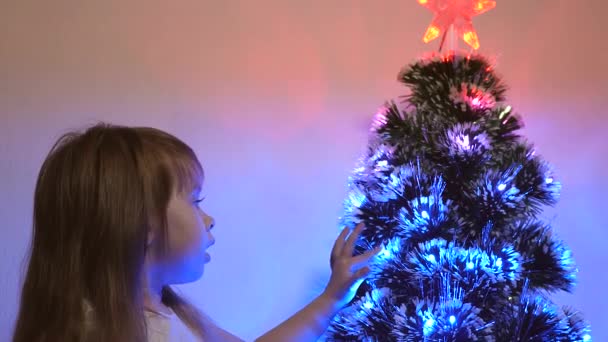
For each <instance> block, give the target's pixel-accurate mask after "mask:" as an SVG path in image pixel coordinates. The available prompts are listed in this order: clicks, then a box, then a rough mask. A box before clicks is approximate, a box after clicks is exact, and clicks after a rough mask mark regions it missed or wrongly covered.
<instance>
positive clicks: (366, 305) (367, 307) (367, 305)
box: [363, 302, 374, 309]
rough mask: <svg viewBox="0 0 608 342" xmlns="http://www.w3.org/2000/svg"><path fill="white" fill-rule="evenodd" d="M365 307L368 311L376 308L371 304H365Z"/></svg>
mask: <svg viewBox="0 0 608 342" xmlns="http://www.w3.org/2000/svg"><path fill="white" fill-rule="evenodd" d="M363 307H364V308H366V309H371V308H373V307H374V304H372V303H371V302H365V303H363Z"/></svg>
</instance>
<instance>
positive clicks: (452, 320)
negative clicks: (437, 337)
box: [450, 315, 456, 324]
mask: <svg viewBox="0 0 608 342" xmlns="http://www.w3.org/2000/svg"><path fill="white" fill-rule="evenodd" d="M454 323H456V316H454V315H452V316H450V324H454Z"/></svg>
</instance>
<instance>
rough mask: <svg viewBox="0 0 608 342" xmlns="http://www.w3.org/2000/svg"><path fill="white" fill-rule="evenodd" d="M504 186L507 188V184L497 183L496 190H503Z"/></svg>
mask: <svg viewBox="0 0 608 342" xmlns="http://www.w3.org/2000/svg"><path fill="white" fill-rule="evenodd" d="M506 188H507V185H506V184H498V190H499V191H503V190H504V189H506Z"/></svg>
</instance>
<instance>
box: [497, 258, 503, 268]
mask: <svg viewBox="0 0 608 342" xmlns="http://www.w3.org/2000/svg"><path fill="white" fill-rule="evenodd" d="M496 266H498V267H502V259H501V258H498V259H496Z"/></svg>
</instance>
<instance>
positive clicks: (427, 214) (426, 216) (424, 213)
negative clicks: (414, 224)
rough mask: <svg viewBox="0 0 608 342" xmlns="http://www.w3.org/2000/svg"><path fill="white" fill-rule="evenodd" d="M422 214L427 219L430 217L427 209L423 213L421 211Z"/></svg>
mask: <svg viewBox="0 0 608 342" xmlns="http://www.w3.org/2000/svg"><path fill="white" fill-rule="evenodd" d="M420 215H422V217H423V218H425V219H428V218H429V217H430V216H429V213H427V212H426V210H423V211H422V213H420Z"/></svg>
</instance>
